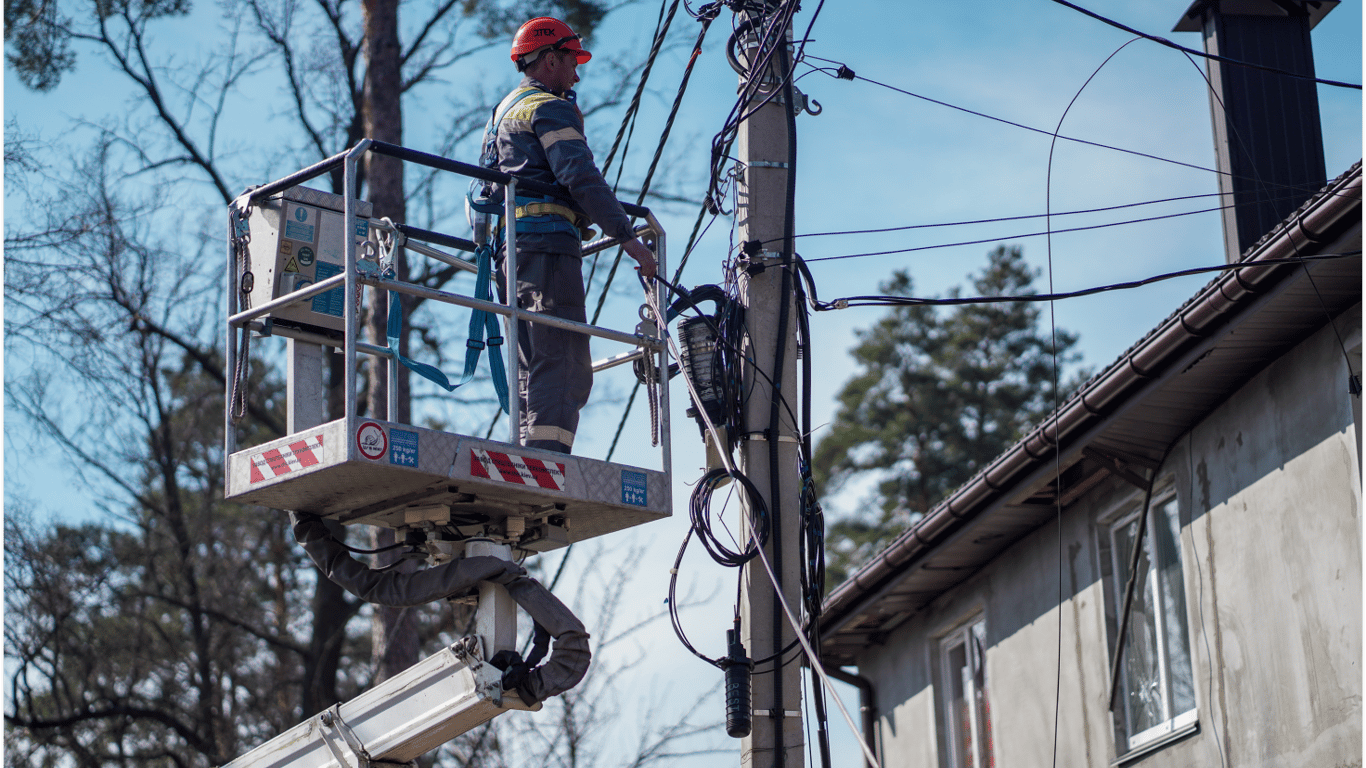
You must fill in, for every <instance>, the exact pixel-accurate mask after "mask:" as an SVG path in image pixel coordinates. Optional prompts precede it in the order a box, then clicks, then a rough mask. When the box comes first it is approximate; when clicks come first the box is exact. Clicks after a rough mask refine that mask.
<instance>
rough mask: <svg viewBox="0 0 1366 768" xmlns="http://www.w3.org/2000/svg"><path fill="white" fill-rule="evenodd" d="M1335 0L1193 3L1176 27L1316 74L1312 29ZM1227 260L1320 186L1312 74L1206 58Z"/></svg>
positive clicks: (1210, 45) (1245, 55)
mask: <svg viewBox="0 0 1366 768" xmlns="http://www.w3.org/2000/svg"><path fill="white" fill-rule="evenodd" d="M1337 4H1338V3H1337V0H1196V2H1195V3H1193V4H1192V5H1191V7H1190V8H1189V9H1188V10H1187V11H1186V13H1185V14H1184V15H1183V16H1182V17H1181V20H1180V21H1179V22H1178V23H1177V25H1176V28H1175V29H1174V30H1173V31H1175V32H1202V33H1204V36H1205V51H1206V52H1207V53H1211V54H1215V55H1218V56H1223V57H1226V58H1229V59H1236V60H1238V61H1245V62H1249V63H1252V64H1260V65H1263V66H1267V67H1273V68H1275V69H1278V70H1284V71H1288V72H1294V73H1297V74H1300V75H1305V76H1308V77H1313V76H1314V49H1313V46H1312V44H1311V43H1310V40H1309V30H1311V29H1313V28H1314V26H1315V25H1317V24H1318V23H1319V22H1320V21H1321V20H1322V19H1323V17H1324V16H1326V15H1328V12H1329V11H1331V10H1332V9H1333V6H1335V5H1337ZM1207 62H1208V64H1207V66H1208V71H1209V79H1210V83H1211V84H1212V85H1213V90H1212V91H1211V92H1210V111H1211V114H1212V117H1213V122H1214V151H1215V154H1216V155H1217V165H1216V167H1217V168H1218V170H1219V171H1220V174H1219V191H1220V192H1223V193H1224V197H1222V198H1221V200H1222V204H1223V205H1225V206H1231V207H1228V208H1225V209H1224V212H1223V217H1224V250H1225V259H1226V260H1227V261H1228V262H1229V263H1232V262H1235V261H1238V260H1239V258H1240V257H1241V255H1242V253H1243V252H1244V251H1246V250H1247V249H1248V248H1250V247H1251V246H1252V245H1253V244H1255V243H1256V242H1257V241H1258V240H1260V239H1261V237H1262V236H1263V235H1265V234H1266V233H1267V232H1269V231H1271V229H1272V227H1274V226H1276V225H1277V224H1278V223H1280V221H1281V220H1283V219H1284V218H1285V217H1286V216H1288V215H1289V214H1290V213H1292V212H1293V211H1294V210H1295V209H1296V208H1298V207H1299V206H1300V204H1301V203H1303V202H1304V201H1305V200H1306V199H1308V198H1309V196H1310V195H1312V194H1313V193H1315V192H1317V191H1318V190H1319V189H1321V188H1322V187H1323V185H1324V184H1325V183H1327V173H1326V172H1325V170H1324V161H1323V132H1322V128H1321V126H1320V123H1319V98H1318V92H1317V91H1316V90H1315V87H1316V86H1315V84H1314V82H1313V81H1312V80H1305V79H1302V78H1296V77H1289V76H1286V75H1282V74H1278V73H1275V72H1268V71H1266V70H1261V69H1254V68H1252V67H1244V66H1239V65H1236V64H1228V63H1225V62H1221V61H1215V60H1213V59H1208V60H1207Z"/></svg>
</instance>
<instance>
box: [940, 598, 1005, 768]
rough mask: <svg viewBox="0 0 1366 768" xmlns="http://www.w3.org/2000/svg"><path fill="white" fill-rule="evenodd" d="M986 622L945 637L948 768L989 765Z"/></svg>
mask: <svg viewBox="0 0 1366 768" xmlns="http://www.w3.org/2000/svg"><path fill="white" fill-rule="evenodd" d="M986 636H987V625H986V622H985V621H982V620H981V619H978V620H976V621H972V622H970V623H968V624H967V625H966V626H963V627H961V628H959V629H957V630H955V631H954V632H952V633H951V634H949V636H948V637H945V638H944V641H943V644H942V646H941V649H940V650H941V653H942V656H941V657H940V658H941V659H942V660H943V676H944V723H945V729H944V731H945V734H946V741H947V742H948V743H947V745H946V746H947V749H946V750H945V752H946V753H947V755H948V758H949V759H948V762H947V763H946V765H947V766H948V768H990V766H994V765H996V760H995V758H994V756H993V754H992V752H993V750H992V741H991V705H990V704H988V703H987V665H986Z"/></svg>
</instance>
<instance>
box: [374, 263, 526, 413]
mask: <svg viewBox="0 0 1366 768" xmlns="http://www.w3.org/2000/svg"><path fill="white" fill-rule="evenodd" d="M474 258H475V261H476V263H477V264H478V266H479V272H478V273H477V276H476V277H475V280H474V298H476V299H482V300H484V301H493V290H492V273H493V248H492V247H490V246H488V245H481V246H479V249H478V250H476V251H475V253H474ZM402 332H403V302H402V301H401V297H400V296H399V295H398V294H396V293H394V292H393V291H390V292H389V322H388V327H387V329H386V335H387V336H388V337H389V351H390V352H391V353H393V356H394V359H395V360H397V361H399V362H400V363H402V364H403V365H404V366H405V367H407V368H408V370H410V371H412V372H413V373H416V374H418V375H419V376H421V377H423V378H425V379H428V380H430V381H432V382H435V383H436V385H437V386H439V387H442V388H443V389H445V390H446V391H447V392H454V391H455V390H456V389H459V388H460V387H463V386H465V385H466V384H468V383H470V381H471V380H473V379H474V372H475V370H476V369H477V368H478V367H479V355H480V353H481V352H483V350H484V348H485V347H488V348H489V372H490V374H491V375H492V376H493V389H494V391H496V392H497V393H498V405H499V406H501V407H502V409H503V411H504V412H505V413H506V412H507V411H508V377H507V369H506V368H504V367H503V353H502V351H501V350H500V349H499V347H501V346H502V345H503V337H502V336H501V335H499V330H498V318H497V317H496V316H495V315H494V313H492V312H487V311H485V310H482V309H474V310H471V311H470V337H469V340H468V341H466V342H465V371H464V375H463V376H462V377H461V379H460V383H458V384H452V383H451V382H450V379H449V378H447V377H446V374H444V373H442V372H441V371H440V370H439V369H437V368H436V367H434V366H431V365H428V364H427V363H421V362H418V361H416V360H412V359H410V358H408V357H405V356H404V355H403V354H402V353H401V352H399V335H400V334H401V333H402ZM486 332H487V334H488V338H487V342H486V341H485V336H484V334H485V333H486Z"/></svg>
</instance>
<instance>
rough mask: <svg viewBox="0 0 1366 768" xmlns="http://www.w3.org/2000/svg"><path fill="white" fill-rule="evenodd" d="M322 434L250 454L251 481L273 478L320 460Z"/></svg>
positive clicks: (309, 465) (256, 481)
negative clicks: (282, 446)
mask: <svg viewBox="0 0 1366 768" xmlns="http://www.w3.org/2000/svg"><path fill="white" fill-rule="evenodd" d="M322 450H323V436H322V435H321V434H318V435H312V436H310V437H307V438H304V439H303V440H300V441H299V442H297V443H290V444H289V445H288V446H286V447H284V448H272V449H270V450H268V451H262V452H261V453H254V454H252V456H251V482H253V483H259V482H261V481H263V480H273V479H275V478H277V477H279V476H281V475H287V474H289V473H290V472H293V471H295V470H298V469H303V468H304V467H311V466H313V465H314V464H317V463H318V462H319V461H321V460H322Z"/></svg>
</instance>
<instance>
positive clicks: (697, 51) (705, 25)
mask: <svg viewBox="0 0 1366 768" xmlns="http://www.w3.org/2000/svg"><path fill="white" fill-rule="evenodd" d="M677 5H678V3H677V0H675V3H674V7H675V8H677ZM670 18H671V19H672V18H673V11H670ZM701 22H702V28H701V29H700V30H698V33H697V41H696V42H695V43H694V44H693V52H692V56H690V57H689V58H688V64H687V66H685V67H684V68H683V77H682V79H681V80H680V81H679V84H678V93H676V94H675V95H674V101H673V106H672V107H671V108H670V109H669V117H668V118H667V119H666V120H665V122H664V130H663V132H662V133H661V134H660V136H659V143H658V144H657V145H656V146H655V154H654V157H652V158H651V159H650V167H649V169H648V170H647V171H646V172H645V181H644V182H643V183H642V184H641V186H640V194H639V195H638V196H637V198H636V205H642V204H644V202H645V196H646V195H647V194H649V191H650V185H651V183H652V182H653V181H654V175H655V171H656V170H657V169H658V168H659V161H660V159H661V158H662V157H663V156H664V147H665V145H666V144H667V143H668V141H669V134H670V133H672V131H673V126H674V120H675V119H676V118H677V117H678V110H679V107H681V106H682V104H683V95H684V94H685V93H687V91H688V83H689V81H690V80H692V73H693V67H694V65H696V64H697V57H698V56H700V55H701V53H702V43H703V41H704V40H706V37H707V30H708V29H710V28H711V22H712V19H709V18H702V19H701ZM621 254H622V250H621V249H620V248H618V249H617V254H616V257H615V258H614V259H613V260H612V268H611V269H610V270H609V271H608V273H607V279H606V281H605V282H604V284H603V286H602V293H601V295H599V297H598V305H597V307H596V308H595V309H594V310H593V319H592V321H591V322H592V323H593V324H594V325H596V324H597V322H598V316H599V315H600V314H602V308H603V306H604V305H605V304H606V302H607V290H608V289H609V288H610V287H611V286H612V281H613V279H614V278H615V277H616V274H617V267H619V266H620V265H621ZM596 265H597V262H596V260H594V268H596ZM681 266H682V265H680V268H681ZM590 280H591V275H590Z"/></svg>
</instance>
